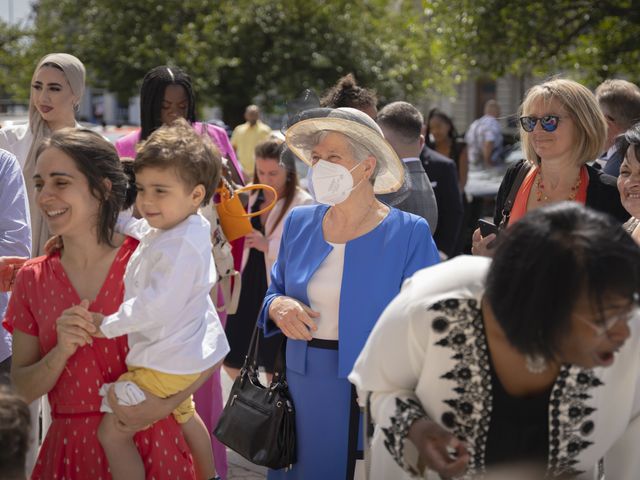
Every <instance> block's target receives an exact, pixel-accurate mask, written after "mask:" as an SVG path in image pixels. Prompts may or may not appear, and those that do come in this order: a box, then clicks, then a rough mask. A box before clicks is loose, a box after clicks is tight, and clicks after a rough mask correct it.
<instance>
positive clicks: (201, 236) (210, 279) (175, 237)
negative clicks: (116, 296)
mask: <svg viewBox="0 0 640 480" xmlns="http://www.w3.org/2000/svg"><path fill="white" fill-rule="evenodd" d="M119 223H121V222H119ZM124 230H125V233H127V234H128V235H130V236H133V237H135V238H139V239H140V244H139V245H138V248H137V249H136V250H135V252H133V254H132V255H131V258H130V260H129V263H128V265H127V270H126V272H125V276H124V285H125V293H124V303H123V304H122V305H121V306H120V308H119V309H118V311H117V312H116V313H114V314H112V315H109V316H107V317H105V318H104V321H103V323H102V326H101V327H100V328H101V330H102V333H104V335H105V336H106V337H108V338H113V337H117V336H120V335H128V336H129V348H130V350H129V354H128V355H127V365H129V366H135V367H146V368H151V369H154V370H158V371H161V372H164V373H172V374H192V373H198V372H202V371H204V370H206V369H207V368H209V367H211V366H213V365H215V364H216V363H218V362H219V361H220V360H222V359H223V358H224V356H225V355H226V354H227V353H228V352H229V344H228V343H227V338H226V336H225V334H224V330H223V328H222V325H221V324H220V319H219V318H218V314H217V313H216V311H215V308H214V307H213V303H212V302H211V298H210V297H209V292H210V290H211V289H212V288H213V286H214V284H215V281H216V269H215V265H214V263H213V258H212V256H211V236H210V235H211V234H210V225H209V222H208V221H207V220H206V219H205V218H204V217H203V216H202V215H191V216H189V218H187V219H186V220H184V221H183V222H182V223H180V224H178V225H176V226H175V227H173V228H171V229H169V230H159V229H156V228H152V227H150V226H149V224H148V223H147V221H146V220H137V219H130V220H129V221H128V222H126V226H125V228H124Z"/></svg>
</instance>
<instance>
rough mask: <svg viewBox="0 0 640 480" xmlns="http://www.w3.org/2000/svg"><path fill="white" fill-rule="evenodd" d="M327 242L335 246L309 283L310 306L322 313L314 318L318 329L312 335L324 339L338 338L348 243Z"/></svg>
mask: <svg viewBox="0 0 640 480" xmlns="http://www.w3.org/2000/svg"><path fill="white" fill-rule="evenodd" d="M327 243H329V244H330V245H331V246H332V247H333V250H331V252H329V255H327V257H326V258H325V259H324V261H323V262H322V263H321V264H320V267H318V270H316V272H315V273H314V274H313V276H312V277H311V279H310V280H309V283H308V284H307V296H308V297H309V304H310V305H309V306H310V307H311V309H312V310H315V311H316V312H319V313H320V316H319V317H317V318H315V319H314V320H315V321H316V322H317V325H318V330H316V331H315V332H314V331H312V332H311V336H312V337H313V338H318V339H322V340H338V324H339V320H340V290H341V288H342V271H343V269H344V249H345V247H346V243H331V242H327Z"/></svg>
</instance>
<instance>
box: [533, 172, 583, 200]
mask: <svg viewBox="0 0 640 480" xmlns="http://www.w3.org/2000/svg"><path fill="white" fill-rule="evenodd" d="M581 182H582V175H581V174H580V172H578V180H577V181H576V183H575V184H574V185H573V187H571V193H570V194H569V198H567V200H569V201H573V200H575V199H576V195H577V194H578V190H579V189H580V183H581ZM535 184H536V200H537V201H538V202H548V201H549V196H548V195H547V194H546V193H545V191H544V179H543V178H542V170H538V174H537V175H536V182H535Z"/></svg>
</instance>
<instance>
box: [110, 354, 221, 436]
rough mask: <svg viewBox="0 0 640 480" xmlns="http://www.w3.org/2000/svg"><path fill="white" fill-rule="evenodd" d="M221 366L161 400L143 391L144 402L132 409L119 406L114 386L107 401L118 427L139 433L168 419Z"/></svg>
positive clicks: (211, 368)
mask: <svg viewBox="0 0 640 480" xmlns="http://www.w3.org/2000/svg"><path fill="white" fill-rule="evenodd" d="M220 365H222V362H219V363H217V364H216V365H214V366H212V367H210V368H208V369H207V370H205V371H204V372H202V373H201V374H200V377H198V379H197V380H196V381H195V382H193V383H192V384H191V385H189V387H188V388H186V389H184V390H182V391H181V392H178V393H175V394H173V395H171V396H170V397H167V398H160V397H157V396H155V395H153V394H152V393H149V392H147V391H146V390H143V391H144V394H145V397H146V399H145V400H144V402H142V403H139V404H138V405H132V406H130V407H125V406H123V405H120V404H118V399H117V397H116V394H115V391H114V388H113V385H112V386H111V388H109V392H108V393H107V400H108V401H109V406H110V407H111V409H112V410H113V413H114V414H115V415H116V417H117V418H118V422H117V423H116V426H117V427H118V428H119V429H120V430H122V431H124V432H137V431H139V430H144V429H145V428H147V427H148V426H149V425H151V424H153V423H155V422H157V421H158V420H162V419H163V418H166V417H168V416H169V415H170V414H171V412H173V411H174V410H175V409H176V408H178V406H179V405H180V404H181V403H182V402H183V401H185V400H186V399H187V398H189V396H190V395H193V394H194V393H195V392H196V391H197V390H198V389H200V387H202V385H204V383H205V382H206V381H207V379H208V378H209V377H210V376H211V375H212V374H213V372H215V371H216V370H217V369H218V368H220Z"/></svg>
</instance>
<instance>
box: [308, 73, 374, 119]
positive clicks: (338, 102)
mask: <svg viewBox="0 0 640 480" xmlns="http://www.w3.org/2000/svg"><path fill="white" fill-rule="evenodd" d="M377 103H378V97H377V96H376V93H375V92H374V91H373V90H369V89H366V88H364V87H360V86H358V84H357V83H356V79H355V77H354V76H353V74H352V73H349V74H347V75H345V76H344V77H342V78H341V79H340V80H338V82H337V83H336V84H335V85H334V86H333V87H331V88H330V89H329V90H327V92H326V93H325V94H324V97H322V99H321V100H320V106H322V107H329V108H340V107H352V108H357V109H358V110H361V109H363V108H367V107H375V106H376V104H377Z"/></svg>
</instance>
